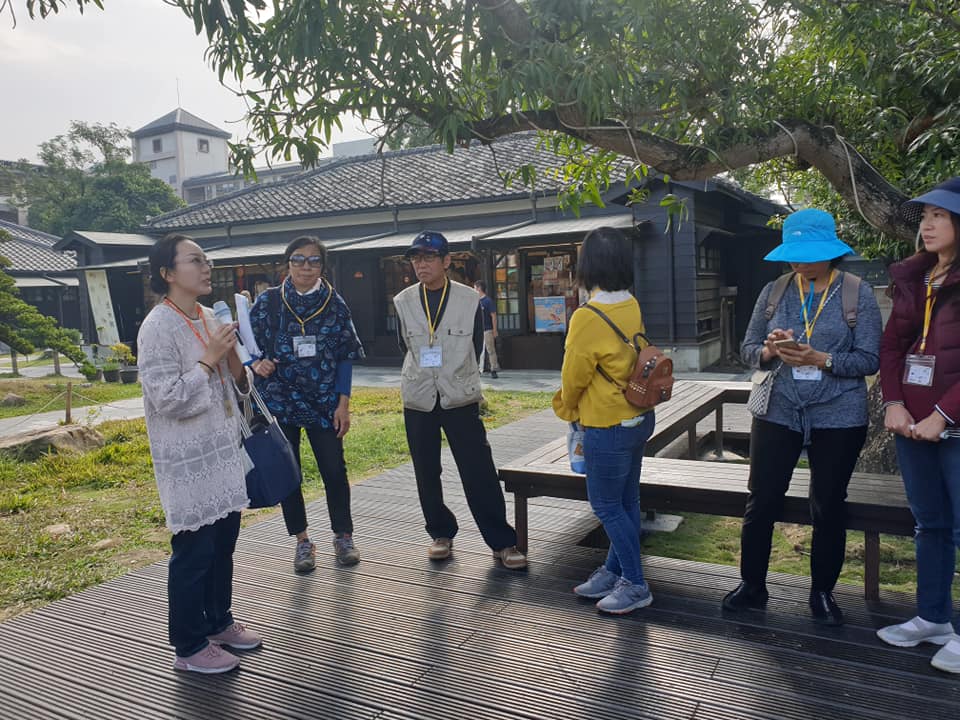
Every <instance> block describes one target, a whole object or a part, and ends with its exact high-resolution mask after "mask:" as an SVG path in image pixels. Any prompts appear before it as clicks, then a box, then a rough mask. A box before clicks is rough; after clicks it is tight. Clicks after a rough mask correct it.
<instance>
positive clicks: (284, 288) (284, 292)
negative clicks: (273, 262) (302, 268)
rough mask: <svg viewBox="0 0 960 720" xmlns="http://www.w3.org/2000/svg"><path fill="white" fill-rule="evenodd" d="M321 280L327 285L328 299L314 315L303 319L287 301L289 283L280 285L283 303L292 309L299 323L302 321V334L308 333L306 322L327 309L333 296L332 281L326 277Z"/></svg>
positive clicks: (291, 311) (292, 313)
mask: <svg viewBox="0 0 960 720" xmlns="http://www.w3.org/2000/svg"><path fill="white" fill-rule="evenodd" d="M320 280H321V282H322V283H323V284H324V285H326V286H327V299H326V300H324V301H323V305H321V306H320V309H319V310H317V311H316V312H315V313H314V314H313V315H311V316H310V317H308V318H303V319H301V318H300V316H299V315H297V311H296V310H294V309H293V308H292V307H290V303H288V302H287V284H286V283H284V284H283V285H281V286H280V297H281V298H283V304H284V305H286V306H287V310H289V311H290V314H291V315H293V318H294V320H296V321H297V322H298V323H300V334H301V335H306V334H307V328H306V324H307V323H308V322H310V321H311V320H313V319H314V318H315V317H316V316H317V315H319V314H320V313H322V312H323V311H324V310H326V309H327V304H328V303H329V302H330V298H331V297H333V288H332V287H330V283H328V282H327V281H326V279H324V278H321V279H320Z"/></svg>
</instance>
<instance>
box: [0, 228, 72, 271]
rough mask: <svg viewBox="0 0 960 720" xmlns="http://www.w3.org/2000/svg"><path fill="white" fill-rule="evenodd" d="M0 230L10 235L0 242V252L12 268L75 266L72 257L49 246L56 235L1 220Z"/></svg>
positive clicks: (47, 268) (45, 269) (61, 268)
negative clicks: (8, 238)
mask: <svg viewBox="0 0 960 720" xmlns="http://www.w3.org/2000/svg"><path fill="white" fill-rule="evenodd" d="M0 231H2V232H0V235H3V233H4V232H5V233H6V234H7V235H9V237H10V238H11V239H10V240H9V241H6V242H0V255H2V256H4V257H5V258H7V260H9V261H10V263H11V265H10V267H9V269H10V270H12V271H15V272H16V271H20V272H30V271H34V272H60V271H63V270H73V269H74V268H76V267H77V261H76V259H75V258H74V257H72V256H70V255H65V254H64V253H61V252H57V251H56V250H54V249H53V246H54V244H55V243H56V242H57V241H58V240H59V239H60V238H58V237H55V236H53V235H48V234H47V233H44V232H40V231H39V230H34V229H33V228H28V227H24V226H23V225H17V224H16V223H12V222H7V221H5V220H0Z"/></svg>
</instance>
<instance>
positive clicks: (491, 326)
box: [473, 280, 500, 380]
mask: <svg viewBox="0 0 960 720" xmlns="http://www.w3.org/2000/svg"><path fill="white" fill-rule="evenodd" d="M473 289H474V290H476V291H477V292H478V293H480V314H481V315H482V316H483V347H484V349H485V350H486V351H487V358H488V359H489V360H490V377H492V378H493V379H494V380H496V379H497V372H498V371H499V370H500V362H499V360H498V359H497V306H496V305H494V303H493V300H491V299H490V298H489V297H488V296H487V283H486V282H484V281H483V280H477V281H476V282H475V283H474V284H473ZM480 368H481V370H482V369H483V362H482V361H480Z"/></svg>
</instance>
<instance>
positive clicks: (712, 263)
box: [697, 240, 720, 275]
mask: <svg viewBox="0 0 960 720" xmlns="http://www.w3.org/2000/svg"><path fill="white" fill-rule="evenodd" d="M697 272H698V273H699V274H701V275H703V274H707V273H718V272H720V248H719V247H718V246H717V245H716V244H715V243H713V242H711V241H710V240H704V241H703V242H701V243H700V244H699V245H698V246H697Z"/></svg>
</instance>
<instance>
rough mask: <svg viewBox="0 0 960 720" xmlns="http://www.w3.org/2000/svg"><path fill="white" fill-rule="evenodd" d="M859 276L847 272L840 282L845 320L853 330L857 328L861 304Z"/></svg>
mask: <svg viewBox="0 0 960 720" xmlns="http://www.w3.org/2000/svg"><path fill="white" fill-rule="evenodd" d="M860 282H861V278H860V276H859V275H854V274H853V273H848V272H845V273H843V278H842V279H841V280H840V283H841V284H840V301H841V305H842V307H843V319H844V320H846V321H847V327H849V328H850V329H851V330H852V329H853V328H855V327H856V326H857V306H858V305H859V304H860Z"/></svg>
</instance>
